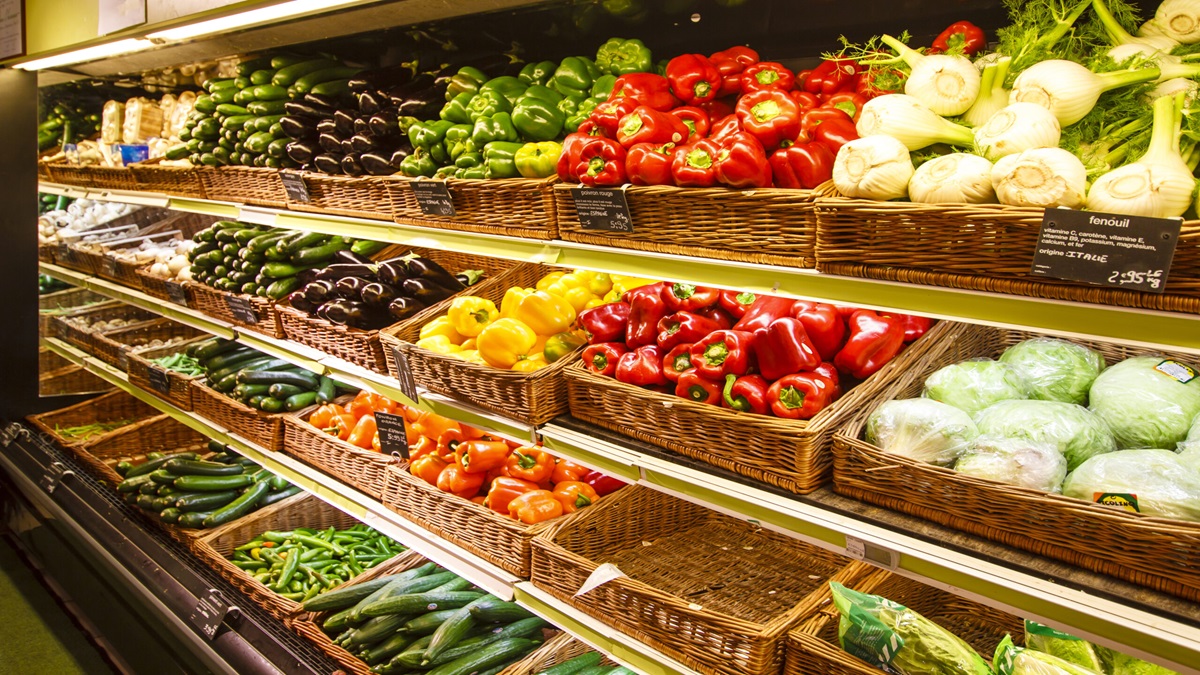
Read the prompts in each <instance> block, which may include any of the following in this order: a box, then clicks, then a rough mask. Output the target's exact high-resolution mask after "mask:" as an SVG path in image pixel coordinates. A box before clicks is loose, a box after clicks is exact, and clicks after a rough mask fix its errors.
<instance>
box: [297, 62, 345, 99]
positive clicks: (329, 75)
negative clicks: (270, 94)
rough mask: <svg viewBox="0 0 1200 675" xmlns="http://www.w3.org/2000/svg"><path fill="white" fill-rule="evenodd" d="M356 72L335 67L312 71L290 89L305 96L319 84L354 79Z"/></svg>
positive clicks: (343, 67) (342, 67)
mask: <svg viewBox="0 0 1200 675" xmlns="http://www.w3.org/2000/svg"><path fill="white" fill-rule="evenodd" d="M358 72H359V69H358V68H349V67H346V66H336V67H333V68H323V69H321V70H314V71H313V72H311V73H308V74H307V75H304V76H302V77H300V78H299V79H297V80H296V82H295V83H294V84H293V85H292V87H293V88H294V89H295V90H296V92H297V93H299V94H307V93H308V92H310V91H312V90H313V89H314V88H315V87H316V86H317V85H319V84H322V83H324V82H329V81H331V80H344V79H346V78H349V77H354V76H355V75H357V74H358Z"/></svg>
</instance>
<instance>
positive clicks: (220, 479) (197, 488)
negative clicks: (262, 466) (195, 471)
mask: <svg viewBox="0 0 1200 675" xmlns="http://www.w3.org/2000/svg"><path fill="white" fill-rule="evenodd" d="M253 483H254V477H253V476H250V475H247V474H244V473H243V474H238V475H236V476H180V477H179V478H176V479H175V487H176V488H178V489H180V490H187V491H188V492H223V491H225V490H236V489H238V488H244V487H248V486H250V485H251V484H253Z"/></svg>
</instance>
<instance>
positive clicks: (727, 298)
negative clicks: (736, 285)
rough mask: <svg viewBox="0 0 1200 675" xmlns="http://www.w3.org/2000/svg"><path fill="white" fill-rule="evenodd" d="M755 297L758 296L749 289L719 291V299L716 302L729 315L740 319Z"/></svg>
mask: <svg viewBox="0 0 1200 675" xmlns="http://www.w3.org/2000/svg"><path fill="white" fill-rule="evenodd" d="M757 299H758V296H756V295H754V294H753V293H751V292H750V291H721V299H720V300H718V302H720V303H721V308H722V309H724V310H725V311H726V312H729V314H730V316H732V317H733V318H735V319H739V320H740V319H741V318H742V317H743V316H745V315H746V310H748V309H750V307H751V306H752V305H753V304H754V301H755V300H757Z"/></svg>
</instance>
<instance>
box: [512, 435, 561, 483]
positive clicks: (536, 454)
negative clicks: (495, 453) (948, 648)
mask: <svg viewBox="0 0 1200 675" xmlns="http://www.w3.org/2000/svg"><path fill="white" fill-rule="evenodd" d="M504 467H505V469H507V470H508V475H509V476H511V477H512V478H520V479H521V480H527V481H530V482H532V483H537V484H538V485H542V484H546V485H548V484H549V483H550V477H551V476H552V475H553V474H554V455H551V454H550V453H548V452H545V451H544V450H542V449H541V448H540V447H539V446H536V445H525V446H521V447H519V448H517V449H516V450H513V453H512V455H510V456H509V458H508V461H507V462H505V464H504Z"/></svg>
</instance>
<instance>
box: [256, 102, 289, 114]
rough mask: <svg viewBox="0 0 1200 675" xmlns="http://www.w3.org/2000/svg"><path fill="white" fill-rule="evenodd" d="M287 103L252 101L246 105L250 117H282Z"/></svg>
mask: <svg viewBox="0 0 1200 675" xmlns="http://www.w3.org/2000/svg"><path fill="white" fill-rule="evenodd" d="M285 105H287V101H254V102H252V103H249V104H247V105H246V110H247V111H248V112H249V113H250V114H251V115H283V114H284V111H285V108H284V106H285Z"/></svg>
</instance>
